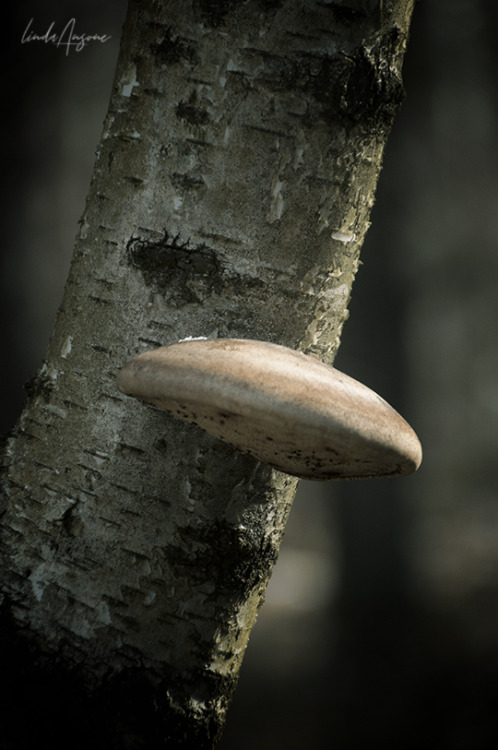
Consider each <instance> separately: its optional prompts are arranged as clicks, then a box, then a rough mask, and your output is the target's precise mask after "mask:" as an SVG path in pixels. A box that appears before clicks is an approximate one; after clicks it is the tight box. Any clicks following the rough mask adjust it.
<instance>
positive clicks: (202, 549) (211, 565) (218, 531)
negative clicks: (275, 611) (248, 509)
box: [167, 521, 278, 599]
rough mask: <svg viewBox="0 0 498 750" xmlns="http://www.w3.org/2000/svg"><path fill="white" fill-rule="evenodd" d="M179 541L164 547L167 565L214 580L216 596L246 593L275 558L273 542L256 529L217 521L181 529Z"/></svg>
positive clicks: (263, 576) (262, 580)
mask: <svg viewBox="0 0 498 750" xmlns="http://www.w3.org/2000/svg"><path fill="white" fill-rule="evenodd" d="M182 542H183V544H182V545H181V546H170V547H169V548H168V553H167V554H168V560H169V562H170V565H171V566H172V568H173V569H178V568H180V569H185V568H187V569H189V571H192V572H191V573H189V575H190V574H191V575H192V576H193V577H194V578H195V577H196V572H195V571H196V570H197V571H199V575H200V576H201V577H202V578H203V579H206V578H207V579H208V580H209V581H211V582H213V583H214V587H215V592H216V596H223V597H226V596H230V594H231V593H237V596H238V597H239V599H240V597H241V596H242V597H246V596H248V595H249V594H250V592H251V591H252V590H253V589H254V588H255V587H256V586H258V585H260V584H261V583H263V582H264V581H266V579H267V578H268V576H269V575H270V572H271V570H272V568H273V565H274V564H275V562H276V560H277V557H278V551H277V549H276V547H275V545H274V544H273V543H272V542H270V541H268V540H264V539H263V540H262V539H261V538H260V536H259V535H258V533H257V530H254V529H250V528H248V527H247V528H244V529H242V528H237V527H234V526H231V525H229V524H227V523H225V522H221V521H218V522H216V523H214V524H212V525H210V526H208V527H204V528H203V527H201V528H193V527H188V528H186V529H184V530H183V531H182ZM179 572H180V571H179Z"/></svg>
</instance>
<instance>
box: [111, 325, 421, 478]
mask: <svg viewBox="0 0 498 750" xmlns="http://www.w3.org/2000/svg"><path fill="white" fill-rule="evenodd" d="M117 382H118V387H119V389H120V390H121V391H123V392H124V393H126V394H128V395H130V396H134V397H135V398H137V399H140V400H141V401H145V402H147V403H149V404H153V405H154V406H157V407H158V408H160V409H165V410H166V411H168V412H171V414H174V415H175V416H177V417H179V418H180V419H182V420H184V421H187V422H191V423H194V424H196V425H198V426H199V427H201V428H202V429H204V430H206V432H208V433H210V434H211V435H214V436H215V437H217V438H220V439H221V440H224V441H226V442H228V443H231V444H232V445H234V446H235V447H236V448H238V449H239V450H241V451H244V452H246V453H250V454H251V455H252V456H254V457H255V458H257V459H259V460H260V461H263V462H265V463H267V464H269V465H270V466H273V467H274V468H276V469H279V470H280V471H284V472H287V473H288V474H293V475H294V476H298V477H303V478H306V479H317V480H320V479H321V480H326V479H360V478H372V477H394V476H400V475H403V474H409V473H410V472H413V471H415V470H416V469H417V468H418V467H419V465H420V462H421V460H422V449H421V446H420V442H419V440H418V438H417V436H416V434H415V433H414V431H413V430H412V428H411V427H410V425H409V424H408V423H407V422H406V421H405V420H404V419H403V418H402V417H401V416H400V415H399V414H398V413H397V412H396V411H395V410H394V409H393V408H392V407H391V406H389V404H388V403H386V401H384V400H383V399H382V398H381V397H380V396H378V395H377V394H376V393H374V392H373V391H372V390H370V389H369V388H367V387H366V386H364V385H362V384H361V383H359V382H357V381H356V380H353V378H350V377H348V376H347V375H344V374H343V373H341V372H339V371H338V370H336V369H335V368H333V367H329V366H328V365H326V364H324V363H323V362H320V361H319V360H317V359H315V358H314V357H310V356H307V355H305V354H302V353H301V352H296V351H293V350H292V349H288V348H287V347H283V346H279V345H277V344H271V343H267V342H263V341H251V340H247V339H216V340H206V339H205V340H198V339H194V340H187V341H182V342H180V343H178V344H172V345H170V346H165V347H161V348H159V349H156V350H155V351H150V352H145V353H144V354H141V355H139V356H138V357H135V359H133V360H131V361H130V362H128V364H126V365H125V366H124V367H123V369H122V370H121V371H120V373H119V375H118V381H117Z"/></svg>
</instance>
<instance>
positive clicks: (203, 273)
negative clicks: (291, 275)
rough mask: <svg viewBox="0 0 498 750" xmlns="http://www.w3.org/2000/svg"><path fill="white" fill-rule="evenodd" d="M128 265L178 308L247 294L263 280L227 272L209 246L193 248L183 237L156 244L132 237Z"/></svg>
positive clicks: (129, 243)
mask: <svg viewBox="0 0 498 750" xmlns="http://www.w3.org/2000/svg"><path fill="white" fill-rule="evenodd" d="M126 250H127V259H128V262H129V263H130V264H131V265H132V266H134V267H135V268H138V269H139V270H140V271H141V273H142V276H143V279H144V281H145V283H146V284H147V286H150V287H152V288H154V289H156V290H157V291H159V292H160V293H161V294H163V295H164V296H165V298H166V299H167V300H168V302H169V303H170V304H171V305H172V306H175V307H182V306H183V305H187V304H195V303H201V302H203V300H205V299H206V298H207V297H210V296H212V295H213V294H221V293H222V292H225V293H230V294H236V293H238V292H239V291H240V292H245V293H247V291H248V290H251V289H252V288H255V287H258V288H259V287H260V286H261V285H262V282H261V281H260V280H259V279H248V278H245V277H244V278H243V277H241V276H240V275H238V274H237V273H235V272H233V271H229V270H228V269H227V268H226V264H225V262H224V260H223V258H222V257H221V256H220V254H219V253H217V252H216V251H215V250H213V249H212V248H210V247H208V246H207V245H206V244H204V243H201V244H200V245H195V246H194V245H191V243H190V241H189V240H187V241H186V242H183V241H181V240H180V238H179V236H178V235H176V236H175V237H171V236H170V235H169V234H168V232H167V231H166V230H165V231H164V237H162V238H161V239H160V240H158V241H156V242H153V241H150V240H146V239H141V238H140V237H131V238H130V240H129V241H128V243H127V246H126Z"/></svg>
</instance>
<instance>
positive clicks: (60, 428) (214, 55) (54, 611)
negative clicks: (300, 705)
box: [1, 0, 412, 748]
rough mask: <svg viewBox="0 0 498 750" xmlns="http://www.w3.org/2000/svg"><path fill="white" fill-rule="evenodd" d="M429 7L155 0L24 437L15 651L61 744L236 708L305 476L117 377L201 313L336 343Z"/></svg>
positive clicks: (128, 41) (137, 31) (130, 49)
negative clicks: (210, 432) (408, 63)
mask: <svg viewBox="0 0 498 750" xmlns="http://www.w3.org/2000/svg"><path fill="white" fill-rule="evenodd" d="M411 7H412V1H411V0H401V1H400V0H397V1H396V2H394V0H391V1H390V2H389V0H386V1H385V2H384V3H382V2H377V3H375V2H374V3H365V2H363V3H360V2H355V3H353V2H344V3H341V4H338V3H323V2H313V1H312V0H286V1H285V2H264V1H263V0H251V1H250V2H248V3H231V2H222V3H215V2H209V1H208V0H202V1H201V0H194V1H193V2H184V3H175V2H172V1H171V2H164V3H158V2H154V1H153V0H150V1H146V0H131V2H130V5H129V11H128V16H127V20H126V22H125V27H124V33H123V40H122V46H121V52H120V57H119V61H118V66H117V72H116V77H115V84H114V90H113V95H112V98H111V102H110V106H109V111H108V114H107V117H106V120H105V124H104V131H103V135H102V140H101V142H100V145H99V147H98V151H97V159H96V163H95V169H94V175H93V179H92V184H91V188H90V192H89V195H88V199H87V205H86V208H85V211H84V214H83V217H82V219H81V228H80V232H79V236H78V239H77V243H76V248H75V252H74V257H73V262H72V267H71V272H70V276H69V279H68V282H67V286H66V290H65V294H64V299H63V302H62V305H61V307H60V310H59V313H58V317H57V322H56V326H55V329H54V333H53V336H52V338H51V341H50V343H49V346H48V349H47V353H46V357H45V360H44V362H43V365H42V367H41V369H40V371H39V373H38V374H37V376H36V377H35V378H34V379H33V380H32V381H31V382H30V384H29V401H28V403H27V405H26V408H25V409H24V411H23V413H22V415H21V417H20V419H19V422H18V424H17V426H16V428H15V429H14V431H13V432H12V434H11V435H10V436H9V438H8V441H7V444H6V448H5V451H4V457H3V463H4V473H3V480H2V487H3V498H4V500H3V502H4V507H3V515H2V520H1V526H2V536H3V542H2V571H3V572H2V577H3V583H2V591H3V609H2V612H3V615H2V618H3V623H4V629H5V628H8V632H9V634H10V635H9V641H8V642H9V654H10V657H11V658H10V664H9V663H8V662H9V660H8V659H6V661H5V670H6V671H4V674H6V675H9V677H8V678H7V679H9V680H11V681H12V685H17V686H18V688H19V690H20V691H21V693H22V697H20V698H19V700H20V701H22V708H23V710H26V701H27V702H28V703H29V701H30V700H31V703H32V704H33V705H30V706H29V709H28V710H29V711H35V714H36V716H37V717H38V719H40V717H42V716H43V717H44V722H43V725H42V724H40V727H45V730H46V727H47V726H48V724H49V722H48V721H47V720H46V717H47V716H52V717H54V718H53V722H52V723H51V724H50V727H51V729H50V731H53V735H51V737H52V740H51V741H52V746H57V741H58V739H57V738H59V739H60V738H61V737H64V741H66V742H67V735H65V734H64V731H65V730H64V731H63V728H64V727H65V729H66V730H67V731H69V730H68V726H69V723H70V720H71V721H72V722H73V724H71V726H72V727H73V730H74V723H76V726H78V727H79V731H80V733H81V736H82V737H83V738H84V741H83V740H82V741H81V746H82V747H83V746H85V747H86V746H88V745H85V742H88V741H89V740H90V739H91V740H92V742H94V743H95V742H97V744H95V747H98V746H102V747H117V748H118V747H119V748H121V747H123V748H124V747H137V748H138V747H148V748H152V747H160V746H161V747H162V746H167V747H196V748H203V747H206V748H208V747H211V746H212V743H213V742H214V739H215V737H216V736H217V734H218V732H219V729H220V727H221V726H222V724H223V720H224V715H225V712H226V708H227V705H228V702H229V698H230V695H231V693H232V691H233V688H234V686H235V684H236V679H237V674H238V670H239V666H240V662H241V659H242V656H243V653H244V649H245V647H246V643H247V639H248V637H249V633H250V630H251V627H252V625H253V623H254V620H255V617H256V613H257V611H258V608H259V606H260V605H261V602H262V600H263V597H264V591H265V587H266V583H267V581H268V578H269V576H270V574H271V569H272V565H273V563H274V562H275V560H276V557H277V554H278V548H279V544H280V542H281V539H282V535H283V531H284V527H285V521H286V518H287V515H288V512H289V509H290V506H291V502H292V498H293V495H294V491H295V487H296V481H295V480H294V479H292V478H290V477H288V476H286V475H283V474H279V473H278V472H276V471H273V470H271V469H269V468H268V467H266V466H264V465H261V464H259V463H257V462H256V461H255V460H253V459H252V458H250V457H248V456H245V455H242V454H240V453H237V452H236V451H234V450H233V449H232V448H230V447H229V446H227V445H224V444H222V443H220V442H218V441H216V440H215V439H213V438H210V437H209V436H207V435H206V434H204V433H202V432H200V431H199V430H198V429H197V428H195V427H192V426H188V425H185V424H181V423H179V422H177V421H175V420H173V419H172V418H169V417H168V416H166V415H165V414H164V413H162V412H158V411H155V410H154V409H152V408H148V407H145V406H143V405H141V404H138V403H137V402H135V401H134V400H132V399H128V398H126V397H124V396H123V395H121V394H120V393H119V392H118V391H117V389H116V386H115V377H116V374H117V372H118V370H119V368H120V367H121V366H122V365H123V364H124V362H126V361H127V360H128V359H129V358H130V357H131V356H133V355H135V354H138V353H140V352H141V351H143V350H145V349H150V348H154V347H157V346H160V345H165V344H168V343H172V342H174V341H177V340H178V339H182V338H185V337H189V336H194V337H195V336H206V337H227V336H233V337H242V338H257V339H262V340H267V341H273V342H277V343H280V344H285V345H287V346H290V347H292V348H297V349H301V350H303V351H306V352H308V353H313V354H316V355H318V356H319V357H320V358H322V359H324V360H325V361H328V362H332V360H333V357H334V354H335V351H336V350H337V347H338V344H339V338H340V333H341V330H342V326H343V323H344V321H345V319H346V317H347V303H348V299H349V295H350V291H351V285H352V282H353V278H354V275H355V273H356V270H357V268H358V263H359V259H358V258H359V249H360V246H361V243H362V240H363V237H364V234H365V232H366V230H367V228H368V221H369V213H370V209H371V207H372V204H373V200H374V191H375V186H376V182H377V178H378V174H379V170H380V165H381V158H382V151H383V147H384V144H385V139H386V137H387V134H388V132H389V129H390V126H391V122H392V118H393V116H394V114H395V112H396V110H397V108H398V106H399V104H400V102H401V99H402V83H401V73H400V68H401V62H402V56H403V52H404V48H405V42H406V38H407V29H408V23H409V18H410V14H411ZM4 656H5V657H6V655H4ZM55 657H56V658H55ZM20 665H22V669H20ZM33 675H35V676H36V680H37V682H36V684H37V685H38V684H40V685H42V686H43V687H42V689H41V690H40V691H38V692H37V694H36V695H32V696H31V698H30V697H29V696H27V694H26V689H27V687H26V686H27V684H28V683H29V682H30V680H31V682H32V678H33ZM66 685H67V686H69V685H70V686H71V688H70V690H68V691H65V689H64V688H63V687H61V686H66ZM28 693H29V689H28ZM12 694H13V695H14V696H15V695H16V692H15V690H14V692H13V693H12ZM54 695H59V697H61V696H63V698H61V700H62V706H66V710H65V711H64V710H61V706H60V705H59V706H58V705H54ZM68 696H69V697H70V699H71V700H69V698H68ZM73 699H74V700H73ZM14 702H15V699H13V703H14ZM55 703H56V701H55ZM69 703H70V708H69ZM12 715H13V716H14V715H17V716H18V714H15V712H14V713H13V714H12ZM40 721H41V719H40ZM40 731H41V730H40ZM46 731H48V730H46ZM95 738H98V739H95ZM60 742H61V746H62V744H63V741H62V740H60ZM71 742H72V744H73V746H75V747H76V746H79V745H75V744H74V738H73V739H72V740H71ZM99 742H100V743H101V745H99V744H98V743H99ZM17 746H19V745H17Z"/></svg>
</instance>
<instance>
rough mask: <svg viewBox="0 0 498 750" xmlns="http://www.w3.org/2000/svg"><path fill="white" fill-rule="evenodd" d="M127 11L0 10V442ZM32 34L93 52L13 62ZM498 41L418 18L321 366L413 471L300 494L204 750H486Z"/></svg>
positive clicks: (497, 263) (41, 317) (42, 327)
mask: <svg viewBox="0 0 498 750" xmlns="http://www.w3.org/2000/svg"><path fill="white" fill-rule="evenodd" d="M125 5H126V4H125V1H124V0H113V1H112V2H108V3H105V4H104V3H101V2H97V0H84V1H83V0H70V1H66V2H62V0H47V1H46V2H45V1H44V2H40V1H39V0H37V2H35V1H34V0H31V1H30V2H22V3H20V4H18V6H17V7H16V8H7V9H6V11H5V15H4V18H5V22H4V33H3V46H2V49H1V54H2V58H3V63H4V64H3V66H2V83H3V88H2V91H3V94H4V95H3V101H2V107H3V117H2V121H1V129H2V136H3V137H2V139H1V144H2V146H1V148H2V175H3V180H2V202H3V206H4V219H5V225H4V231H3V243H2V245H3V246H2V252H1V255H0V263H1V295H0V305H1V314H2V320H3V326H2V336H3V341H2V361H3V364H4V366H3V367H2V373H1V393H2V411H1V415H0V416H1V428H0V429H1V431H2V432H5V431H6V430H8V429H9V428H10V426H11V425H12V423H13V421H14V420H15V418H16V415H17V414H18V412H19V410H20V408H21V406H22V402H23V383H24V382H25V381H26V380H27V379H28V378H29V377H30V376H31V375H32V374H33V373H34V372H35V371H36V370H37V368H38V367H39V365H40V362H41V358H42V356H43V352H44V350H45V347H46V343H47V339H48V337H49V335H50V332H51V329H52V325H53V320H54V315H55V311H56V309H57V306H58V304H59V302H60V299H61V295H62V289H63V285H64V281H65V278H66V274H67V270H68V266H69V260H70V257H71V252H72V247H73V242H74V237H75V235H76V230H77V222H78V219H79V218H80V216H81V213H82V211H83V206H84V200H85V195H86V192H87V189H88V185H89V181H90V175H91V170H92V166H93V159H94V154H95V149H96V146H97V143H98V140H99V137H100V131H101V127H102V121H103V118H104V115H105V111H106V107H107V102H108V98H109V94H110V90H111V84H112V77H113V72H114V66H115V60H116V56H117V51H118V44H119V36H120V31H121V25H122V22H123V18H124V13H125ZM31 17H34V19H35V28H36V30H37V31H38V32H41V33H44V31H45V30H46V28H47V27H48V26H49V25H50V23H51V22H52V21H54V22H55V25H56V27H58V28H59V29H60V28H62V27H63V26H64V24H65V23H66V22H67V21H68V20H69V19H70V18H72V17H74V18H75V19H76V22H77V30H79V31H85V32H87V33H99V34H110V35H111V36H112V39H111V40H110V41H109V42H107V43H105V44H98V43H93V44H91V45H90V46H89V47H88V48H86V49H85V50H83V51H82V52H80V53H75V52H71V54H70V55H69V56H66V55H65V52H64V50H62V49H54V48H52V47H51V46H50V45H43V44H41V43H31V44H24V45H21V43H20V38H21V36H22V32H23V31H24V29H25V27H26V25H27V23H28V21H29V20H30V18H31ZM497 37H498V4H497V3H496V1H495V0H439V2H437V3H434V2H429V0H422V2H419V3H418V4H417V7H416V9H415V14H414V19H413V24H412V33H411V39H410V44H409V48H408V53H407V57H406V62H405V68H404V78H405V88H406V90H407V98H406V101H405V103H404V105H403V108H402V110H401V113H400V115H399V116H398V118H397V120H396V123H395V126H394V129H393V132H392V135H391V138H390V140H389V142H388V147H387V151H386V156H385V162H384V169H383V172H382V174H381V179H380V183H379V190H378V195H377V202H376V206H375V209H374V212H373V216H372V222H373V223H372V227H371V229H370V231H369V233H368V236H367V241H366V243H365V246H364V249H363V254H362V260H363V265H362V266H361V269H360V271H359V273H358V276H357V280H356V283H355V287H354V290H353V300H352V303H351V307H350V309H351V316H350V320H349V321H348V323H347V324H346V326H345V329H344V333H343V341H342V345H341V349H340V352H339V355H338V358H337V360H336V366H337V367H338V368H339V369H342V370H344V371H345V372H347V373H348V374H350V375H352V376H353V377H356V378H358V379H359V380H361V381H362V382H364V383H366V384H367V385H369V386H370V387H372V388H373V389H374V390H376V391H377V392H378V393H380V394H381V395H382V396H384V397H385V398H386V399H387V400H388V401H389V402H390V403H391V404H393V406H395V407H396V408H397V409H398V410H399V411H400V412H401V413H402V414H403V415H404V416H405V417H406V418H407V419H408V421H409V422H410V423H411V424H412V425H413V427H414V428H415V429H416V431H417V432H418V434H419V436H420V438H421V441H422V444H423V447H424V462H423V464H422V467H421V469H420V470H419V471H418V473H417V474H415V475H413V476H411V477H407V478H403V479H398V480H389V481H380V480H377V481H365V482H352V483H337V484H335V483H325V484H315V483H311V482H303V483H302V484H301V486H300V490H299V493H298V497H297V499H296V503H295V506H294V508H293V511H292V514H291V519H290V522H289V526H288V530H287V534H286V538H285V540H284V544H283V547H282V550H281V554H280V558H279V561H278V563H277V566H276V569H275V572H274V575H273V578H272V581H271V582H270V586H269V589H268V595H267V601H266V603H265V605H264V607H263V609H262V610H261V613H260V615H259V618H258V622H257V624H256V627H255V629H254V632H253V635H252V637H251V641H250V644H249V648H248V651H247V654H246V657H245V660H244V664H243V667H242V674H241V680H240V683H239V687H238V690H237V693H236V696H235V699H234V702H233V705H232V709H231V711H230V714H229V720H228V725H227V728H226V731H225V734H224V737H223V739H222V741H221V743H220V746H219V747H220V750H248V749H249V748H253V747H254V746H257V747H258V748H259V749H260V750H266V748H268V749H269V748H272V750H274V748H286V750H298V749H299V750H301V748H302V747H303V746H304V745H305V744H306V745H307V746H309V745H311V746H313V747H314V748H317V749H318V750H321V749H322V748H329V747H332V748H338V749H339V750H350V749H351V748H355V749H356V748H360V747H361V748H368V747H371V746H373V745H374V743H375V744H380V745H381V746H382V747H383V748H391V747H392V748H394V747H396V748H403V750H406V749H408V748H420V747H422V746H423V747H425V748H433V747H434V748H438V750H467V749H469V750H484V749H487V748H493V750H494V749H495V748H497V747H498V502H497V489H498V477H497V470H496V457H497V453H498V451H497V448H498V434H497V424H498V345H497V336H498V293H497V292H498V275H497V271H498V253H497V248H496V246H497V243H498V177H497V170H498V163H497V161H498V159H497V156H498V153H497V150H498V78H497V73H498V43H497Z"/></svg>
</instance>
